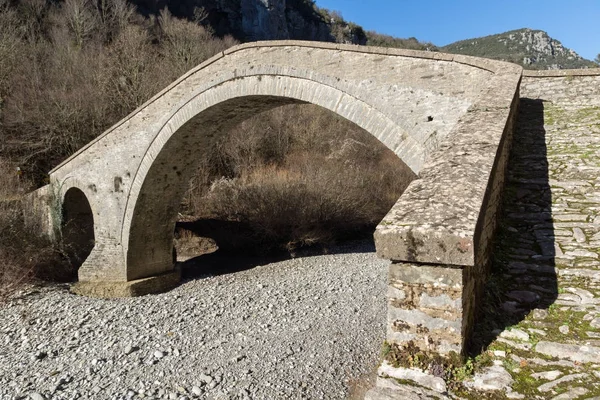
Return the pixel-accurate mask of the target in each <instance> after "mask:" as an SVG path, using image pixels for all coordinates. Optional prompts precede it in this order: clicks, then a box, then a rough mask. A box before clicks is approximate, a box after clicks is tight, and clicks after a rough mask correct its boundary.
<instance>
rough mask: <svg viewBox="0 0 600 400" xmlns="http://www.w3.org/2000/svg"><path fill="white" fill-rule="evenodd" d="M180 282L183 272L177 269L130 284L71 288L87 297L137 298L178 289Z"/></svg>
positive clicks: (90, 284) (102, 283) (85, 284)
mask: <svg viewBox="0 0 600 400" xmlns="http://www.w3.org/2000/svg"><path fill="white" fill-rule="evenodd" d="M180 280H181V271H180V270H179V269H178V268H176V269H175V270H174V271H172V272H168V273H164V274H161V275H157V276H151V277H149V278H143V279H136V280H133V281H129V282H110V281H80V282H77V283H75V284H74V285H73V286H71V292H73V293H75V294H78V295H81V296H87V297H100V298H116V297H136V296H144V295H147V294H155V293H162V292H166V291H168V290H171V289H173V288H174V287H176V286H177V285H178V284H179V281H180Z"/></svg>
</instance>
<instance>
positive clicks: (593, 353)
mask: <svg viewBox="0 0 600 400" xmlns="http://www.w3.org/2000/svg"><path fill="white" fill-rule="evenodd" d="M535 351H537V352H538V353H542V354H545V355H547V356H551V357H558V358H566V359H569V360H572V361H577V362H584V363H585V362H598V360H600V347H595V346H587V345H577V344H563V343H554V342H546V341H540V342H539V343H538V344H537V345H536V346H535Z"/></svg>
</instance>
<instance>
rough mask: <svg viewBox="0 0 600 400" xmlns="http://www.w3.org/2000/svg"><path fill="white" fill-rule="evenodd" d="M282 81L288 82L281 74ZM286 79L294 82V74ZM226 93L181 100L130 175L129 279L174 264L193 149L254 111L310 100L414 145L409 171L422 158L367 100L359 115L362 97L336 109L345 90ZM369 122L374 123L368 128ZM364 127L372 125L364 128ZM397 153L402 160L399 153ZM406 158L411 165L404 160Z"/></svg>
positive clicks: (381, 135) (401, 146) (383, 137)
mask: <svg viewBox="0 0 600 400" xmlns="http://www.w3.org/2000/svg"><path fill="white" fill-rule="evenodd" d="M253 78H254V82H255V83H257V84H258V85H259V83H258V82H260V81H261V79H262V80H265V79H277V78H276V77H267V78H260V77H258V78H257V77H253ZM283 82H286V81H285V79H284V80H283ZM290 82H291V83H290ZM288 83H290V84H294V82H293V80H291V81H289V82H288ZM282 84H283V83H282ZM225 90H227V89H225ZM323 90H328V89H323ZM229 95H230V96H231V97H230V98H228V99H225V100H223V101H220V102H219V101H214V103H213V105H209V106H208V107H206V103H207V102H209V103H210V101H209V100H203V101H204V103H202V101H200V102H199V103H200V104H196V105H195V107H196V109H194V107H191V108H190V109H185V106H183V107H182V108H181V109H180V110H179V111H178V112H177V113H175V114H174V115H172V116H171V117H170V119H168V120H167V121H165V124H164V126H163V128H162V129H161V131H160V133H159V134H158V135H157V138H156V139H155V141H154V143H153V144H152V145H151V147H150V149H149V150H148V152H147V153H146V156H145V158H144V160H143V161H142V164H141V167H140V171H138V173H137V174H136V176H135V178H134V182H133V185H132V192H131V194H130V197H129V199H128V204H127V207H126V212H125V221H126V224H124V228H123V232H122V240H123V244H124V245H125V247H126V249H125V254H126V260H127V266H128V268H127V279H128V280H134V279H140V278H144V277H147V276H152V275H157V274H161V273H164V272H168V271H170V270H172V269H173V265H174V264H173V261H174V260H173V234H174V230H175V224H176V219H177V212H178V210H179V206H180V204H181V200H182V198H183V196H184V194H185V190H186V188H187V185H188V182H189V180H190V179H191V176H192V174H193V173H194V171H195V166H196V162H197V159H198V157H197V156H195V155H196V154H197V153H198V152H200V151H203V150H205V149H210V148H211V144H212V143H214V141H215V140H217V139H218V138H219V137H220V135H221V134H222V133H223V132H226V131H228V130H229V129H230V128H232V127H233V126H235V125H237V124H239V123H240V122H242V121H244V120H246V119H248V118H250V117H251V116H253V115H256V114H258V113H261V112H264V111H268V110H270V109H273V108H276V107H280V106H283V105H287V104H306V103H313V104H316V105H318V106H321V107H323V108H326V109H328V110H329V111H332V112H334V113H336V114H338V115H339V116H341V117H343V118H346V119H348V120H349V121H351V122H354V123H356V124H357V125H358V126H360V127H361V128H363V129H365V130H366V131H367V132H369V133H370V134H372V135H373V136H374V137H376V138H377V139H378V140H379V141H381V142H382V143H383V144H384V145H386V147H388V148H390V149H391V150H393V151H394V152H395V153H396V154H397V155H398V154H399V153H405V152H406V151H409V150H408V149H410V148H412V147H411V146H413V147H414V146H416V147H414V153H412V154H411V156H412V159H413V162H416V163H417V164H413V165H412V169H413V171H414V168H415V167H416V166H417V165H419V164H418V163H420V161H414V160H416V159H418V158H419V156H420V155H421V153H422V151H423V150H422V148H420V147H419V146H417V145H416V143H415V142H414V139H412V138H411V137H410V136H408V135H406V134H405V133H404V132H403V131H402V129H401V127H398V126H396V125H394V123H393V122H391V121H390V120H389V119H388V118H386V117H385V116H384V115H379V112H377V111H376V110H374V109H372V108H370V107H369V106H368V105H367V104H364V103H363V104H362V106H364V107H365V112H364V113H363V115H362V117H364V120H360V121H359V119H360V117H361V115H359V113H357V112H356V110H355V109H356V108H357V107H359V106H358V105H357V104H358V103H359V102H360V101H359V100H357V99H354V100H353V101H354V103H352V101H350V100H348V99H346V100H345V101H346V103H348V104H346V106H345V109H344V110H343V111H338V112H336V111H335V110H336V107H337V106H339V105H340V103H343V101H342V100H341V98H342V97H343V96H345V95H343V94H339V96H342V97H340V100H339V101H337V105H335V104H334V105H332V106H330V107H329V106H325V105H323V104H319V103H320V102H319V101H315V102H309V101H304V100H301V99H300V98H302V96H305V95H298V96H297V97H285V96H273V95H240V94H237V96H236V95H231V94H229ZM325 95H326V93H323V96H325ZM346 97H349V96H346ZM193 100H195V99H193ZM190 102H191V101H190ZM334 103H335V102H334ZM198 108H199V110H198ZM349 110H350V111H349ZM353 110H354V111H353ZM377 118H380V121H381V122H380V123H378V122H374V121H376V120H377ZM373 126H376V128H372V127H373ZM368 127H371V128H372V129H367V128H368ZM400 158H401V160H402V157H400ZM402 161H403V162H404V161H405V160H402ZM405 164H407V165H409V164H408V163H407V162H405ZM409 167H411V165H409ZM417 168H418V167H417ZM415 172H416V171H415ZM415 176H416V175H415Z"/></svg>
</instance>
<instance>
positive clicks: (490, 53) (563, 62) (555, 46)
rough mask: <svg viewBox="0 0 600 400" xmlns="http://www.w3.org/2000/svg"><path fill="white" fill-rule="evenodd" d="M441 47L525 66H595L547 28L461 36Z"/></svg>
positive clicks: (548, 67) (543, 67) (529, 67)
mask: <svg viewBox="0 0 600 400" xmlns="http://www.w3.org/2000/svg"><path fill="white" fill-rule="evenodd" d="M440 51H444V52H448V53H455V54H466V55H470V56H477V57H486V58H493V59H496V60H504V61H509V62H512V63H515V64H520V65H522V66H523V67H524V68H527V69H567V68H594V67H597V64H595V63H594V62H592V61H589V60H586V59H584V58H583V57H581V56H580V55H579V54H577V53H576V52H575V51H573V50H571V49H569V48H567V47H564V46H563V45H562V43H560V42H559V41H558V40H556V39H553V38H551V37H550V36H548V34H547V33H546V32H544V31H540V30H533V29H528V28H524V29H518V30H514V31H509V32H505V33H500V34H497V35H491V36H485V37H481V38H475V39H467V40H461V41H459V42H455V43H452V44H449V45H447V46H444V47H441V48H440Z"/></svg>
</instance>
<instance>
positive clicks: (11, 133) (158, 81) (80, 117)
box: [0, 0, 235, 185]
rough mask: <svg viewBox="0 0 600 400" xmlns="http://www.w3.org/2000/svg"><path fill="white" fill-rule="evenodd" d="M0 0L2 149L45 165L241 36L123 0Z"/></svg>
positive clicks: (31, 171)
mask: <svg viewBox="0 0 600 400" xmlns="http://www.w3.org/2000/svg"><path fill="white" fill-rule="evenodd" d="M10 4H13V3H9V1H8V0H0V150H1V151H2V156H3V157H5V158H8V159H10V160H11V161H13V162H16V163H17V164H18V165H20V166H21V168H23V170H24V171H25V172H26V173H27V174H28V176H29V177H31V178H32V179H33V180H34V181H35V182H36V183H37V184H38V185H39V184H41V183H42V182H43V181H44V179H45V176H46V173H47V172H48V171H49V170H50V169H52V168H53V167H54V166H56V165H57V164H58V163H60V162H61V161H62V160H64V159H65V158H67V157H68V156H70V155H71V154H73V153H74V152H76V151H77V150H78V149H79V148H81V147H82V146H84V145H85V144H87V143H88V142H90V141H91V140H93V139H94V138H95V137H97V136H98V135H99V134H101V133H102V132H103V131H105V130H106V129H107V128H109V127H110V125H112V124H114V123H115V122H117V121H118V120H120V119H121V118H123V117H125V116H126V115H127V114H129V113H130V112H132V111H133V110H134V109H135V108H137V107H138V106H139V105H141V104H142V103H143V102H145V101H146V100H148V99H149V98H150V97H152V96H153V95H154V94H156V93H157V92H158V91H160V90H161V89H163V88H164V87H165V86H167V85H168V84H169V83H170V82H172V81H173V80H175V79H176V78H178V77H179V76H180V75H181V74H182V73H184V72H185V71H187V70H188V69H190V68H191V67H193V66H195V65H197V64H199V63H201V62H202V61H204V60H205V59H206V58H208V57H210V56H212V55H213V54H215V53H217V52H219V51H222V50H224V49H225V48H227V47H230V46H231V45H233V44H235V43H234V41H233V39H231V38H228V37H226V38H223V39H219V38H214V37H212V35H211V33H210V32H209V31H207V30H206V29H205V28H204V27H202V26H200V25H198V24H194V23H191V22H188V21H185V20H180V19H177V18H174V17H172V16H170V14H168V13H167V12H164V13H163V14H161V16H160V17H159V18H148V19H144V18H143V17H141V16H140V15H138V14H137V13H136V12H135V9H134V8H133V6H132V5H130V4H129V3H127V2H126V1H125V0H100V1H90V0H66V1H64V2H44V1H41V0H21V1H20V2H16V3H15V4H16V5H12V6H11V5H10Z"/></svg>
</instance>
